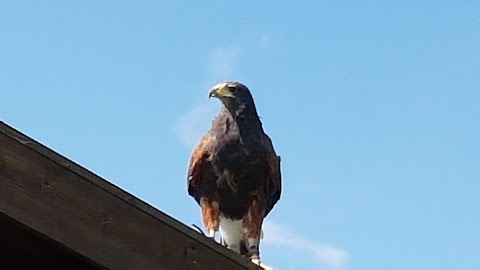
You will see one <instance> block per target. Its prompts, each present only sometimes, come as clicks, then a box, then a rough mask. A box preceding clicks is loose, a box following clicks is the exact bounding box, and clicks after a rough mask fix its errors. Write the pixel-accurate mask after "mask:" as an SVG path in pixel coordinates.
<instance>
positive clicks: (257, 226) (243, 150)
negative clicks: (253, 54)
mask: <svg viewBox="0 0 480 270" xmlns="http://www.w3.org/2000/svg"><path fill="white" fill-rule="evenodd" d="M210 97H216V98H218V99H219V100H220V101H221V102H222V104H223V106H222V109H221V111H220V113H219V115H218V116H217V117H216V118H215V119H214V121H213V123H212V127H211V129H210V130H209V131H208V132H207V133H206V134H205V135H204V136H203V137H202V139H201V140H200V142H199V143H198V144H197V146H196V147H195V149H194V150H193V153H192V156H191V158H190V164H189V167H188V194H189V195H190V196H192V197H193V198H195V200H196V201H197V203H198V204H199V205H200V207H201V209H202V218H203V223H204V226H205V228H206V230H207V233H208V236H209V237H213V238H214V237H215V232H217V231H218V230H219V229H220V234H221V237H222V240H223V241H224V243H225V244H226V245H227V246H228V247H229V248H231V249H233V250H235V251H236V252H239V253H241V254H242V255H245V256H248V257H249V258H250V259H252V260H253V259H255V260H257V261H259V242H260V235H261V232H262V224H263V220H264V218H265V217H266V216H267V215H268V213H269V212H270V211H271V210H272V208H273V207H274V205H275V204H276V203H277V201H278V200H279V199H280V194H281V172H280V157H279V156H278V155H277V154H276V152H275V149H274V147H273V144H272V141H271V140H270V138H269V136H268V135H267V134H265V132H264V130H263V127H262V123H261V121H260V119H259V117H258V114H257V110H256V108H255V103H254V101H253V98H252V95H251V93H250V91H249V89H248V88H247V87H246V86H245V85H243V84H241V83H239V82H226V83H222V84H218V85H216V86H215V87H213V88H212V90H211V91H210Z"/></svg>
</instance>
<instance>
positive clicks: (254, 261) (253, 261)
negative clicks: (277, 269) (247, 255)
mask: <svg viewBox="0 0 480 270" xmlns="http://www.w3.org/2000/svg"><path fill="white" fill-rule="evenodd" d="M250 261H251V262H252V263H254V264H256V265H258V266H260V267H261V268H263V269H265V270H274V268H273V267H271V266H268V265H266V264H263V263H262V262H261V261H260V258H258V257H256V258H251V259H250Z"/></svg>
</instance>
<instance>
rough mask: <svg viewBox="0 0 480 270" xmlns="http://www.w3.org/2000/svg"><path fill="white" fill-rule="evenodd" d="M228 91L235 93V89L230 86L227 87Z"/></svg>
mask: <svg viewBox="0 0 480 270" xmlns="http://www.w3.org/2000/svg"><path fill="white" fill-rule="evenodd" d="M228 90H230V92H231V93H235V92H237V88H236V87H232V86H229V87H228Z"/></svg>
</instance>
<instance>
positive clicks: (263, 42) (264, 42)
mask: <svg viewBox="0 0 480 270" xmlns="http://www.w3.org/2000/svg"><path fill="white" fill-rule="evenodd" d="M270 42H271V35H270V34H268V33H263V34H262V35H261V36H260V46H261V47H262V48H264V49H265V48H268V47H270Z"/></svg>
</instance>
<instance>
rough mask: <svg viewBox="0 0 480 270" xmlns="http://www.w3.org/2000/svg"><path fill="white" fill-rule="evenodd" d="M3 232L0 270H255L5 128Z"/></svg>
mask: <svg viewBox="0 0 480 270" xmlns="http://www.w3.org/2000/svg"><path fill="white" fill-rule="evenodd" d="M93 150H94V149H92V152H94V151H93ZM0 232H1V233H0V269H20V266H23V268H21V269H27V268H25V266H27V267H28V266H31V267H35V266H36V269H39V268H38V266H48V268H49V269H142V270H149V269H155V270H159V269H228V270H235V269H260V268H258V267H257V266H255V265H254V264H252V263H250V262H249V261H247V260H246V259H244V258H242V257H240V256H239V255H237V254H235V253H234V252H232V251H230V250H227V249H226V248H224V247H222V246H220V245H218V244H217V243H215V242H213V241H212V240H210V239H207V238H205V237H204V236H202V235H200V234H199V233H198V232H196V231H194V230H192V229H191V228H189V227H187V226H185V225H184V224H182V223H180V222H179V221H177V220H175V219H173V218H172V217H170V216H168V215H166V214H165V213H163V212H161V211H159V210H158V209H155V208H153V207H152V206H150V205H148V204H147V203H145V202H143V201H141V200H139V199H138V198H136V197H134V196H133V195H131V194H129V193H127V192H126V191H124V190H122V189H120V188H118V187H116V186H115V185H113V184H111V183H109V182H108V181H106V180H104V179H102V178H101V177H99V176H97V175H95V174H93V173H92V172H90V171H88V170H87V169H85V168H82V167H81V166H79V165H77V164H75V163H74V162H72V161H70V160H68V159H67V158H65V157H62V156H61V155H59V154H57V153H55V152H54V151H52V150H50V149H48V148H47V147H45V146H43V145H41V144H40V143H38V142H36V141H34V140H33V139H31V138H29V137H27V136H26V135H24V134H22V133H20V132H19V131H17V130H15V129H13V128H12V127H10V126H8V125H6V124H5V123H3V122H0Z"/></svg>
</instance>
